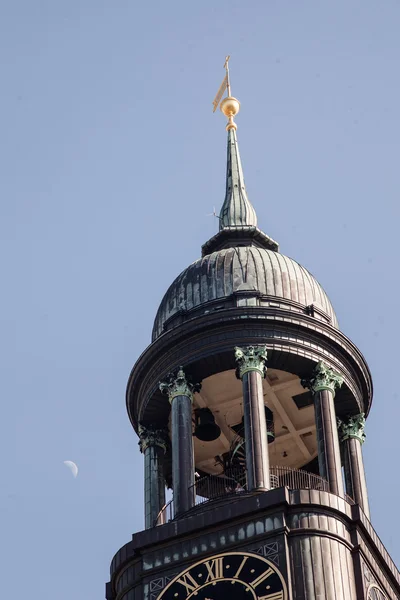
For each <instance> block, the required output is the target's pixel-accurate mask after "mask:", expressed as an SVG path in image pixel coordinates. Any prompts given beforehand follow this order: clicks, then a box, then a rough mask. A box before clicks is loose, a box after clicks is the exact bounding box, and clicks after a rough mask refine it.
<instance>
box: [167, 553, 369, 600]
mask: <svg viewBox="0 0 400 600" xmlns="http://www.w3.org/2000/svg"><path fill="white" fill-rule="evenodd" d="M221 598H228V599H229V600H287V591H286V585H285V581H284V579H283V577H282V575H281V573H280V572H279V571H278V569H277V568H276V566H275V565H274V564H273V563H271V562H269V561H268V560H266V559H265V558H263V557H262V556H259V555H258V554H251V553H249V552H227V553H226V554H217V555H216V556H211V557H210V558H207V559H205V560H203V561H201V562H198V563H196V564H195V565H192V566H191V567H189V568H188V569H186V570H185V571H182V573H180V574H179V575H177V577H175V579H174V580H173V581H171V582H170V583H169V584H168V585H167V587H166V588H165V589H164V590H163V591H162V592H161V594H160V596H159V597H158V600H221ZM374 600H375V599H374Z"/></svg>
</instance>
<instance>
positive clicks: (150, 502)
mask: <svg viewBox="0 0 400 600" xmlns="http://www.w3.org/2000/svg"><path fill="white" fill-rule="evenodd" d="M167 440H168V432H167V430H166V429H156V428H155V427H144V426H143V425H139V447H140V450H141V452H142V453H143V456H144V511H145V514H144V516H145V527H146V529H149V528H150V527H154V525H155V523H156V521H157V517H158V514H159V512H160V510H161V509H162V508H163V506H164V505H165V479H164V455H165V452H166V451H167Z"/></svg>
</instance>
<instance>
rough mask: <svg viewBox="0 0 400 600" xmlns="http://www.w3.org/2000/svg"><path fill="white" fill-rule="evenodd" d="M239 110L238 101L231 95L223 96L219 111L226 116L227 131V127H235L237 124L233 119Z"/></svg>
mask: <svg viewBox="0 0 400 600" xmlns="http://www.w3.org/2000/svg"><path fill="white" fill-rule="evenodd" d="M239 110H240V102H239V100H237V99H236V98H234V97H233V96H228V97H227V98H224V99H223V100H222V102H221V111H222V112H223V113H224V115H225V116H226V117H228V124H227V126H226V129H227V131H229V129H237V125H236V123H235V122H234V120H233V117H235V116H236V115H237V114H238V112H239Z"/></svg>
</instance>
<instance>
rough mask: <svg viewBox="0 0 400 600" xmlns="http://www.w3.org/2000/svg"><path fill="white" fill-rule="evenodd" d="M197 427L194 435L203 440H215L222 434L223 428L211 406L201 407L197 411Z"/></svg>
mask: <svg viewBox="0 0 400 600" xmlns="http://www.w3.org/2000/svg"><path fill="white" fill-rule="evenodd" d="M195 416H196V429H195V430H194V435H195V436H196V437H197V438H198V439H199V440H201V441H202V442H213V441H214V440H216V439H218V438H219V436H220V435H221V429H220V427H218V425H217V424H216V422H215V419H214V415H213V414H212V412H211V410H210V409H209V408H199V409H197V410H196V411H195Z"/></svg>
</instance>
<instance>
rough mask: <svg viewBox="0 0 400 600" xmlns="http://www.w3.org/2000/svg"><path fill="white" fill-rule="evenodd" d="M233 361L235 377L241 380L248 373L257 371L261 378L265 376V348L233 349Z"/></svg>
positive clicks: (247, 347)
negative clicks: (234, 362)
mask: <svg viewBox="0 0 400 600" xmlns="http://www.w3.org/2000/svg"><path fill="white" fill-rule="evenodd" d="M235 359H236V363H237V369H236V377H237V378H238V379H242V377H243V375H244V374H245V373H247V372H248V371H258V372H259V373H260V375H261V377H265V375H266V374H267V365H266V362H267V347H266V346H245V347H243V348H239V347H238V346H236V347H235Z"/></svg>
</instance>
